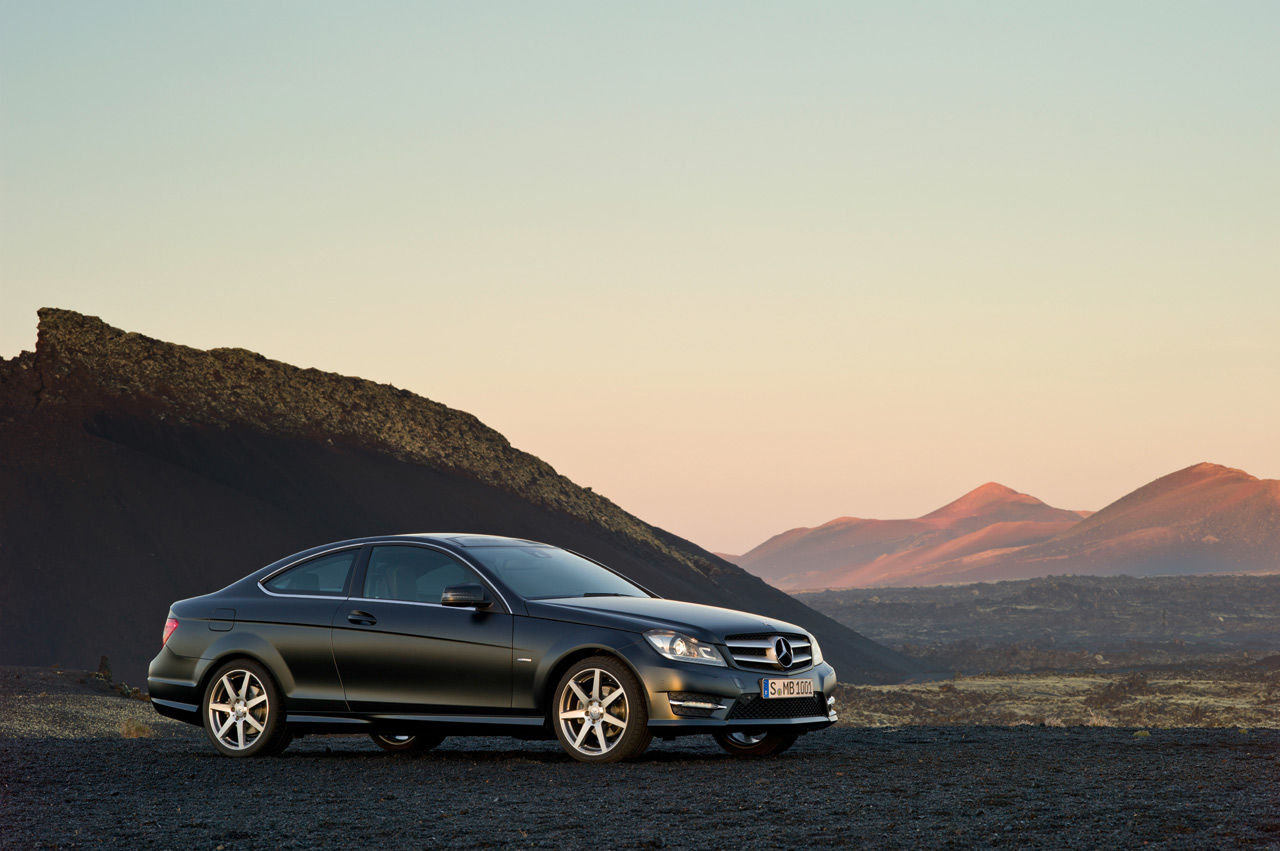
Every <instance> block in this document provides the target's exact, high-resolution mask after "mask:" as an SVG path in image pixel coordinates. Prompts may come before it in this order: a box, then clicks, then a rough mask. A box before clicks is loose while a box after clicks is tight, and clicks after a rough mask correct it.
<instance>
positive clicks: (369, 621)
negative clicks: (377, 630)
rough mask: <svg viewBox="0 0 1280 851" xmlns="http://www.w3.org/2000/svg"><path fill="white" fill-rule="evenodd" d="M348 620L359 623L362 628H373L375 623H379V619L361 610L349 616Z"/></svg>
mask: <svg viewBox="0 0 1280 851" xmlns="http://www.w3.org/2000/svg"><path fill="white" fill-rule="evenodd" d="M347 620H349V621H351V622H352V623H358V624H360V625H361V626H373V625H374V624H375V623H377V622H378V619H377V618H375V617H374V616H373V615H371V614H369V613H368V612H362V611H360V610H359V609H357V610H356V611H354V612H352V613H351V614H349V615H347Z"/></svg>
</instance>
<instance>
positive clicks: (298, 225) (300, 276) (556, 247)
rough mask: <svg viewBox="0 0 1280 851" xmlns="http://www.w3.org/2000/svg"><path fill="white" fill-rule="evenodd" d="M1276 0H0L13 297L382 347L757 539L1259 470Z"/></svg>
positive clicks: (438, 382)
mask: <svg viewBox="0 0 1280 851" xmlns="http://www.w3.org/2000/svg"><path fill="white" fill-rule="evenodd" d="M1277 42H1280V7H1276V6H1275V5H1274V4H1268V3H1261V2H1258V3H1238V4H1231V5H1230V6H1219V5H1214V4H1209V3H1187V2H1181V3H1160V4H1155V3H1135V4H1127V5H1122V6H1117V5H1115V4H1103V3H1084V4H1071V5H1070V6H1062V7H1052V6H1049V5H1047V4H1034V5H1031V6H1027V5H1025V4H1014V3H972V4H965V5H963V6H956V5H952V4H940V3H939V4H919V5H915V4H913V5H911V6H906V5H902V4H864V3H815V4H810V5H806V6H794V5H786V6H784V5H781V4H778V5H773V4H749V5H745V6H744V5H740V4H734V5H730V4H720V3H708V4H699V5H697V6H687V5H677V4H667V3H659V4H654V5H646V6H644V7H622V6H618V7H615V6H606V7H600V6H596V5H588V4H540V5H537V6H531V5H523V4H489V5H484V6H475V5H436V4H406V3H379V2H374V3H367V4H360V5H359V6H355V5H348V4H341V3H310V4H297V3H279V4H272V5H268V6H261V5H255V4H247V3H226V4H217V5H180V6H174V5H170V4H164V3H136V2H121V3H114V4H109V5H99V4H91V3H65V4H30V3H15V2H0V357H5V358H9V357H12V356H13V355H15V354H17V353H18V352H19V351H20V350H22V349H30V348H32V347H33V345H34V342H35V327H36V316H35V311H36V309H37V308H38V307H42V306H53V307H62V308H66V309H70V310H76V311H79V312H82V313H87V314H92V315H97V316H101V317H102V319H103V320H104V321H106V322H108V323H110V324H111V325H114V326H116V327H120V328H124V329H127V330H130V331H137V332H140V333H143V334H147V335H149V336H153V337H157V338H160V339H165V340H170V341H173V342H177V343H182V344H185V345H190V346H197V347H200V348H214V347H223V346H228V347H242V348H247V349H252V350H254V351H258V352H261V353H262V354H264V355H266V356H268V357H271V358H274V359H278V360H282V361H286V362H288V363H293V364H296V365H299V366H303V367H316V368H318V369H323V370H327V371H332V372H339V373H343V374H348V375H359V376H361V377H364V378H368V379H371V380H374V381H379V382H386V383H392V384H395V385H397V386H399V387H404V388H407V389H409V390H411V391H413V392H415V393H418V394H421V395H423V396H426V397H429V398H431V399H434V400H436V401H438V402H441V403H444V404H446V405H449V406H451V407H454V408H459V409H462V410H465V411H469V412H470V413H473V414H475V415H476V416H478V417H479V418H480V419H481V420H483V421H484V422H485V423H487V424H488V425H490V426H492V427H493V428H495V429H497V430H498V431H500V432H502V433H503V434H504V435H506V437H508V438H509V439H510V440H511V442H512V443H513V444H514V445H515V446H517V447H519V448H520V449H523V450H525V451H528V452H531V453H533V454H534V455H537V456H539V457H540V458H542V459H543V460H545V461H547V462H548V463H550V464H551V465H552V466H554V467H555V468H556V469H557V470H558V471H560V472H561V473H563V474H565V475H566V476H568V477H569V478H571V479H573V480H574V481H575V482H577V483H579V484H581V485H583V486H589V487H592V488H594V489H595V490H596V491H597V492H599V493H602V494H603V495H605V496H607V497H609V498H610V499H612V500H614V501H615V502H617V503H618V504H619V505H621V506H622V507H623V508H625V509H626V510H628V511H630V512H632V513H634V514H636V515H638V516H639V517H641V518H642V519H644V520H646V521H648V522H651V523H654V524H656V525H658V526H661V527H663V528H666V529H668V530H670V531H672V532H674V533H676V534H679V535H681V536H683V537H686V538H689V539H690V540H692V541H694V542H695V543H697V544H699V545H701V546H703V547H706V548H708V549H714V550H718V551H722V552H731V553H741V552H744V551H745V550H747V549H750V548H751V547H753V546H755V545H757V544H759V543H761V542H762V541H764V540H765V539H766V538H768V537H770V536H772V535H774V534H776V533H778V532H781V531H784V530H786V529H788V528H792V527H797V526H816V525H820V524H821V523H824V522H826V521H828V520H831V519H833V518H835V517H839V516H842V515H850V516H861V517H881V518H888V517H917V516H920V515H922V514H925V513H927V512H929V511H932V510H934V509H936V508H938V507H940V506H942V505H944V504H946V503H947V502H949V501H951V500H953V499H955V498H956V497H958V496H960V495H962V494H963V493H965V492H967V491H969V490H971V489H973V488H974V487H977V486H978V485H980V484H982V483H984V482H987V481H996V482H1000V483H1001V484H1004V485H1007V486H1009V487H1012V488H1014V489H1015V490H1018V491H1022V492H1025V493H1029V494H1031V495H1033V496H1035V497H1038V498H1039V499H1042V500H1044V501H1045V502H1047V503H1049V504H1050V505H1054V506H1057V507H1060V508H1067V509H1074V510H1082V509H1087V510H1096V509H1099V508H1102V507H1103V506H1104V505H1106V504H1107V503H1109V502H1111V501H1113V500H1115V499H1117V498H1119V497H1120V496H1123V495H1124V494H1125V493H1127V492H1129V491H1131V490H1133V489H1134V488H1137V487H1139V486H1141V485H1143V484H1145V483H1147V482H1149V481H1151V480H1153V479H1155V478H1158V477H1159V476H1162V475H1165V474H1167V473H1170V472H1173V471H1174V470H1177V469H1181V468H1183V467H1186V466H1189V465H1191V464H1195V463H1198V462H1201V461H1209V462H1214V463H1220V464H1224V465H1227V466H1230V467H1237V468H1240V469H1243V470H1245V471H1246V472H1248V473H1251V474H1253V475H1255V476H1259V477H1263V478H1280V444H1278V443H1277V441H1276V440H1275V435H1276V434H1280V399H1277V397H1276V393H1275V388H1276V387H1277V386H1280V334H1278V333H1277V331H1276V328H1277V327H1278V322H1277V320H1280V287H1277V285H1276V282H1277V281H1278V280H1280V275H1277V273H1278V272H1280V252H1277V251H1276V250H1275V245H1276V244H1277V241H1278V239H1277V237H1278V233H1277V232H1278V231H1280V110H1277V109H1276V108H1275V100H1276V95H1275V92H1276V91H1277V86H1278V84H1280V54H1278V53H1277V52H1276V51H1275V49H1274V45H1275V44H1276V43H1277Z"/></svg>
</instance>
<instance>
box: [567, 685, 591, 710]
mask: <svg viewBox="0 0 1280 851" xmlns="http://www.w3.org/2000/svg"><path fill="white" fill-rule="evenodd" d="M569 688H571V689H573V693H574V694H575V695H577V697H578V700H581V701H582V703H583V705H586V704H588V703H590V702H591V698H589V697H587V695H586V692H584V691H583V690H582V689H581V688H580V687H579V686H578V684H577V683H575V682H574V681H573V680H569Z"/></svg>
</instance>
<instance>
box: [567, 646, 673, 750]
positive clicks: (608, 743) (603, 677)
mask: <svg viewBox="0 0 1280 851" xmlns="http://www.w3.org/2000/svg"><path fill="white" fill-rule="evenodd" d="M555 694H556V699H555V704H554V706H553V713H554V714H553V715H552V724H553V726H554V727H555V731H556V738H558V739H559V740H560V745H561V747H563V748H564V749H565V751H566V752H567V753H568V754H569V756H571V757H573V758H574V759H576V760H578V761H579V762H619V761H621V760H624V759H631V758H633V757H637V756H639V755H640V754H642V753H644V751H645V748H647V747H649V743H650V742H651V741H653V735H652V734H651V733H650V732H649V727H648V724H649V712H648V709H647V708H646V707H645V702H644V689H643V688H641V686H640V682H639V680H637V679H636V677H635V675H634V674H632V673H631V671H630V669H628V668H627V666H626V665H624V664H622V663H621V662H619V661H618V660H617V659H614V658H613V657H611V656H592V657H591V658H589V659H584V660H583V661H581V662H579V663H578V664H576V665H574V666H573V667H572V668H570V669H569V670H568V671H567V672H566V673H565V675H564V676H563V677H561V678H560V684H559V685H558V686H556V692H555Z"/></svg>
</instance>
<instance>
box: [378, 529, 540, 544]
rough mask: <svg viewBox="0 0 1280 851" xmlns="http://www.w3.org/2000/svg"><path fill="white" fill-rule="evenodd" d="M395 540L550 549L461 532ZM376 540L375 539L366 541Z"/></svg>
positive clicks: (420, 534) (407, 535) (412, 534)
mask: <svg viewBox="0 0 1280 851" xmlns="http://www.w3.org/2000/svg"><path fill="white" fill-rule="evenodd" d="M391 537H395V538H422V539H425V540H429V541H440V542H448V543H451V544H453V545H455V546H459V547H550V546H551V545H550V544H544V543H542V542H540V541H530V540H528V539H526V538H508V537H505V536H503V535H474V534H470V533H462V532H407V533H404V534H401V535H394V536H391ZM368 540H370V541H372V540H377V539H375V538H370V539H368Z"/></svg>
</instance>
